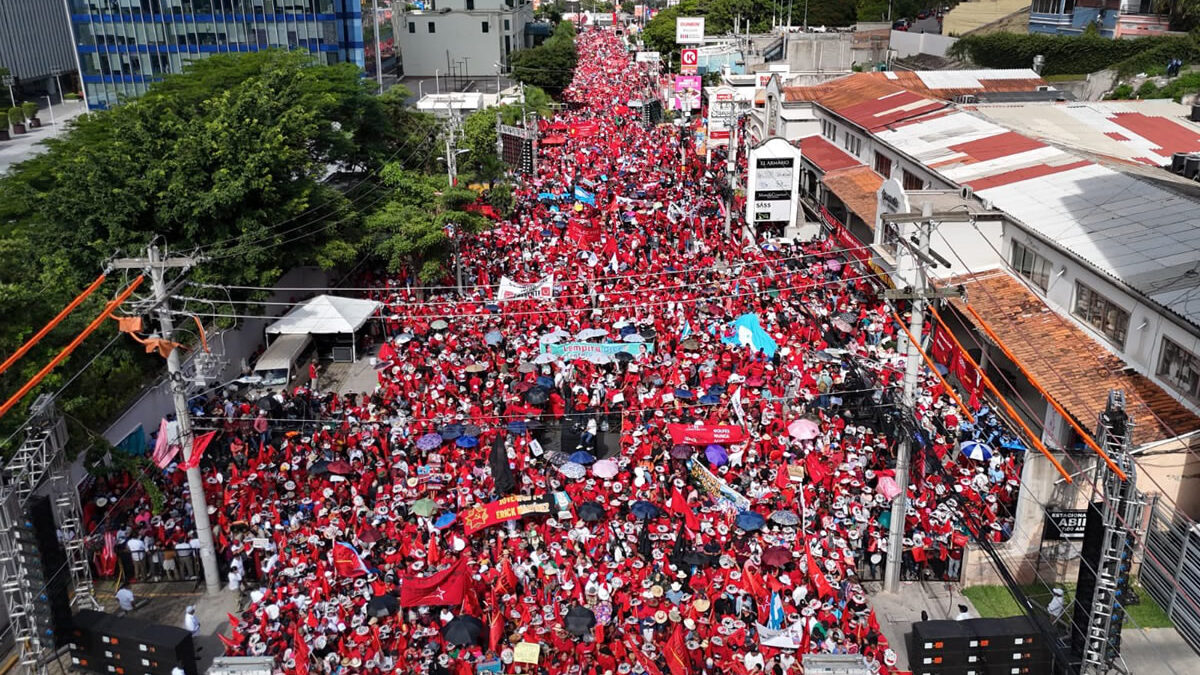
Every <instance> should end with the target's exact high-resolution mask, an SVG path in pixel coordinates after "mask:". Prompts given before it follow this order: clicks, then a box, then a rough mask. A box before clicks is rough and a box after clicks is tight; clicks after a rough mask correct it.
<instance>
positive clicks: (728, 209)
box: [725, 115, 738, 239]
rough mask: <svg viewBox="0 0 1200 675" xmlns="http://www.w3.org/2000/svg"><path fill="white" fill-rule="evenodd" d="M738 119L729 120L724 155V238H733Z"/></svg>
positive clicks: (734, 117)
mask: <svg viewBox="0 0 1200 675" xmlns="http://www.w3.org/2000/svg"><path fill="white" fill-rule="evenodd" d="M737 128H738V118H737V116H736V115H733V116H731V117H730V120H729V152H727V153H726V155H725V177H726V178H727V179H728V180H729V194H728V195H727V196H726V197H725V238H726V239H729V238H731V237H732V236H733V223H732V222H731V221H732V220H733V190H734V187H735V186H736V185H737V180H736V177H735V176H734V174H735V173H737V137H738V129H737Z"/></svg>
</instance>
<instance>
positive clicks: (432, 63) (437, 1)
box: [392, 0, 533, 77]
mask: <svg viewBox="0 0 1200 675" xmlns="http://www.w3.org/2000/svg"><path fill="white" fill-rule="evenodd" d="M411 6H412V5H408V4H405V5H404V7H405V8H404V9H400V10H399V11H397V12H395V13H394V14H393V15H392V21H393V22H394V24H395V31H396V42H397V43H398V46H399V49H400V60H401V64H402V67H403V69H404V75H405V76H406V77H435V76H437V75H443V76H445V75H447V74H449V73H451V72H453V73H454V74H455V75H456V76H459V77H488V76H495V75H496V74H497V72H500V71H507V70H508V56H509V54H511V53H513V52H514V51H516V50H518V49H522V48H524V47H530V46H532V39H531V37H530V36H528V35H527V34H526V30H525V26H526V25H527V24H530V23H532V22H533V4H532V3H531V2H529V0H434V1H432V2H428V3H426V4H425V7H426V9H407V8H408V7H411ZM497 63H499V64H501V68H499V69H498V68H497V67H496V64H497Z"/></svg>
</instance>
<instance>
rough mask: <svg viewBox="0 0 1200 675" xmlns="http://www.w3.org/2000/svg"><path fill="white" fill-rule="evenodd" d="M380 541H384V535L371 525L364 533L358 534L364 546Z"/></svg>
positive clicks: (365, 528) (364, 529)
mask: <svg viewBox="0 0 1200 675" xmlns="http://www.w3.org/2000/svg"><path fill="white" fill-rule="evenodd" d="M380 539H383V534H382V533H381V532H380V531H379V530H377V529H375V528H374V527H371V526H370V525H368V526H366V527H364V528H363V530H362V532H359V533H358V540H359V541H361V542H362V543H364V544H374V543H375V542H377V541H379V540H380Z"/></svg>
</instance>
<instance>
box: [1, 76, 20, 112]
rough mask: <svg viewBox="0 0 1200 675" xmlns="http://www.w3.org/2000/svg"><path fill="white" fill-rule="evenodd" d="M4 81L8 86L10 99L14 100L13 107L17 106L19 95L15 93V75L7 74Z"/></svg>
mask: <svg viewBox="0 0 1200 675" xmlns="http://www.w3.org/2000/svg"><path fill="white" fill-rule="evenodd" d="M3 82H4V86H6V87H8V100H10V101H12V107H14V108H15V107H17V97H16V96H14V95H13V76H12V75H5V76H4V78H3Z"/></svg>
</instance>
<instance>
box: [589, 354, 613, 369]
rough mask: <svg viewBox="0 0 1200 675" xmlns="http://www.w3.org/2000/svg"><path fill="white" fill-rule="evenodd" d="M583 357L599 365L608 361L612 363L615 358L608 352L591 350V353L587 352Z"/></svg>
mask: <svg viewBox="0 0 1200 675" xmlns="http://www.w3.org/2000/svg"><path fill="white" fill-rule="evenodd" d="M583 359H584V360H585V361H590V362H591V363H594V364H596V365H598V366H602V365H604V364H606V363H612V360H613V359H612V357H611V356H609V355H608V354H605V353H604V352H591V353H589V354H587V355H586V356H584V357H583Z"/></svg>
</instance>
